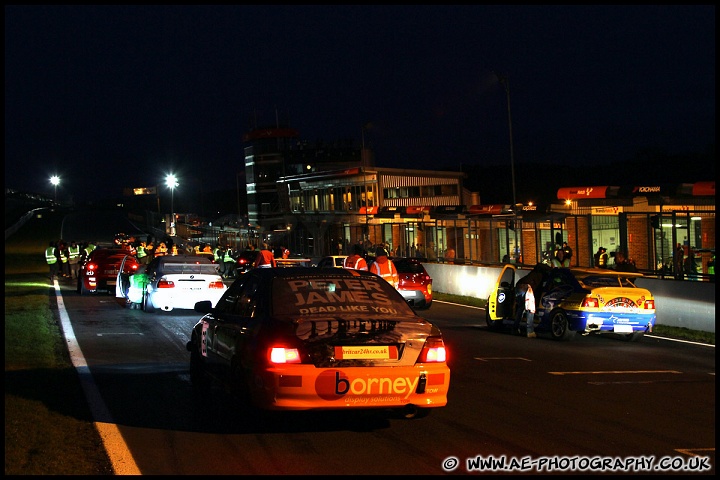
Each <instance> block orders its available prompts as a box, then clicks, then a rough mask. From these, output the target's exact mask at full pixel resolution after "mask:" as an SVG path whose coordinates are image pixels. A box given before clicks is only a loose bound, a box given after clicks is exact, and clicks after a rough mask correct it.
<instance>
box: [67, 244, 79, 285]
mask: <svg viewBox="0 0 720 480" xmlns="http://www.w3.org/2000/svg"><path fill="white" fill-rule="evenodd" d="M68 254H69V257H68V264H69V265H70V278H71V279H75V280H77V278H78V272H79V271H80V245H78V244H77V242H75V240H73V241H71V242H70V246H69V247H68Z"/></svg>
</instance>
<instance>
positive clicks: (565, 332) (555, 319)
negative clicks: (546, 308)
mask: <svg viewBox="0 0 720 480" xmlns="http://www.w3.org/2000/svg"><path fill="white" fill-rule="evenodd" d="M550 334H551V335H552V338H553V340H571V339H572V338H573V337H574V336H575V332H573V331H572V330H570V322H568V318H567V314H566V313H565V311H564V310H563V309H561V308H556V309H555V310H553V311H552V312H550Z"/></svg>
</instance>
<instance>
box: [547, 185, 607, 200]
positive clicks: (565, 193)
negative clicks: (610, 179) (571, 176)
mask: <svg viewBox="0 0 720 480" xmlns="http://www.w3.org/2000/svg"><path fill="white" fill-rule="evenodd" d="M607 189H608V187H607V186H604V187H565V188H561V189H560V190H558V192H557V198H558V199H559V200H580V199H583V198H607V196H606V194H607Z"/></svg>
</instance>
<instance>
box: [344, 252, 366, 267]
mask: <svg viewBox="0 0 720 480" xmlns="http://www.w3.org/2000/svg"><path fill="white" fill-rule="evenodd" d="M343 266H344V267H345V268H350V269H353V270H367V269H368V266H367V262H366V261H365V259H364V258H363V257H361V256H360V255H358V254H353V255H350V256H349V257H347V258H346V259H345V262H344V265H343Z"/></svg>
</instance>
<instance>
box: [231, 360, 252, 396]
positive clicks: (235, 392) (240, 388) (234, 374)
mask: <svg viewBox="0 0 720 480" xmlns="http://www.w3.org/2000/svg"><path fill="white" fill-rule="evenodd" d="M226 382H227V383H226V391H227V392H228V393H229V394H230V395H231V396H233V397H234V398H235V399H237V400H238V401H241V402H244V403H246V404H249V403H250V402H251V397H250V387H249V385H248V382H247V376H246V375H245V369H244V368H243V365H242V362H241V361H240V358H239V357H238V356H235V357H233V359H232V361H231V362H230V371H229V372H228V377H227V379H226Z"/></svg>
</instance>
